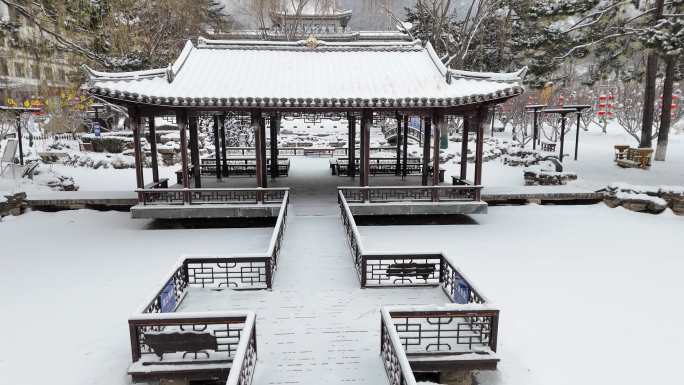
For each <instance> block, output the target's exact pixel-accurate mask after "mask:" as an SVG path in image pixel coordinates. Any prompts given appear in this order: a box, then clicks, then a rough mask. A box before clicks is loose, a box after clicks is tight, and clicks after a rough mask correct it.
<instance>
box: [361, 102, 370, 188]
mask: <svg viewBox="0 0 684 385" xmlns="http://www.w3.org/2000/svg"><path fill="white" fill-rule="evenodd" d="M372 124H373V111H372V110H364V111H363V115H362V116H361V145H362V146H363V147H362V148H361V163H363V173H362V174H361V186H368V185H369V182H368V181H369V176H370V128H371V125H372Z"/></svg>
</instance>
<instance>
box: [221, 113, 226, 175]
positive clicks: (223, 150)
mask: <svg viewBox="0 0 684 385" xmlns="http://www.w3.org/2000/svg"><path fill="white" fill-rule="evenodd" d="M219 119H220V121H221V157H222V158H223V176H228V158H227V157H226V116H225V115H221V116H220V117H219Z"/></svg>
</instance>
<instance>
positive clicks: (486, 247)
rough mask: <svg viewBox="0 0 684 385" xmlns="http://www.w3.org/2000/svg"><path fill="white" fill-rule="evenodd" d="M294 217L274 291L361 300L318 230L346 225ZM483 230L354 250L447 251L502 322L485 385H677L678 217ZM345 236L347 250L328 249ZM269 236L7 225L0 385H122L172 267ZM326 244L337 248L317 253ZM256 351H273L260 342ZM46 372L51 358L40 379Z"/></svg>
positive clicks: (421, 233)
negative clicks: (135, 327) (131, 321)
mask: <svg viewBox="0 0 684 385" xmlns="http://www.w3.org/2000/svg"><path fill="white" fill-rule="evenodd" d="M330 204H333V205H334V201H332V200H331V202H330ZM298 214H300V215H301V214H305V215H304V216H301V217H300V216H298ZM290 215H291V216H293V219H295V220H296V221H297V222H295V223H291V225H293V224H295V225H293V226H290V227H288V229H287V230H286V234H285V245H286V247H288V244H290V245H291V246H292V247H294V248H293V249H292V250H291V251H290V252H288V253H287V254H283V257H282V261H281V269H280V270H279V271H278V275H277V277H276V280H275V287H274V290H300V291H302V293H304V294H306V293H312V294H313V293H315V292H316V287H318V286H320V285H323V286H325V287H331V288H334V290H331V291H326V293H327V294H328V295H329V296H335V295H336V294H335V293H336V292H343V293H352V292H357V293H359V292H360V291H359V290H358V282H357V281H356V279H355V277H354V273H353V271H352V267H351V261H346V260H347V259H348V258H349V257H348V255H347V254H346V253H347V251H346V250H344V249H340V247H342V246H341V245H343V244H344V241H343V239H344V233H343V232H342V228H341V226H328V227H326V226H320V225H319V222H317V221H324V222H326V223H327V222H328V221H329V220H330V219H332V220H339V219H337V218H335V215H334V214H332V210H331V211H330V212H329V213H328V212H326V213H325V214H324V215H325V216H327V217H329V218H330V219H326V217H325V216H324V217H319V216H317V215H315V214H314V213H312V212H308V210H307V211H302V212H301V213H300V212H299V211H298V207H297V206H295V208H294V210H293V211H292V213H291V214H290ZM309 215H314V216H309ZM317 218H318V219H317ZM475 219H476V221H477V222H478V224H474V225H458V226H456V225H454V226H387V227H362V228H361V234H362V236H363V237H364V243H365V245H366V247H367V248H368V249H370V250H377V249H382V248H391V249H401V248H405V249H406V250H421V249H424V248H427V249H430V250H434V249H444V250H445V251H446V252H447V254H448V255H449V256H450V257H451V258H453V260H454V261H455V262H456V264H457V265H458V266H460V267H461V268H462V269H463V270H464V271H465V272H466V273H467V274H468V275H469V276H470V277H471V278H472V279H473V280H474V281H475V282H476V284H477V285H478V286H479V287H480V288H481V290H483V292H484V293H485V295H487V296H488V297H489V298H490V299H491V300H492V301H493V302H494V303H495V304H496V305H497V306H499V307H500V308H501V311H502V313H501V324H500V329H499V331H500V333H499V335H500V339H499V348H500V353H501V357H502V361H501V364H500V370H499V371H497V372H494V373H483V374H481V375H480V380H481V381H482V383H483V384H549V383H553V384H576V383H580V382H581V383H587V384H608V383H620V384H625V385H630V384H643V383H676V380H675V379H676V378H678V375H679V370H678V365H677V364H678V360H679V350H680V348H681V346H684V345H683V344H684V328H681V327H680V325H679V323H678V319H679V318H681V317H682V316H683V315H684V314H682V310H681V309H679V307H678V305H677V304H678V303H679V302H681V297H682V295H684V281H682V280H681V279H680V275H681V274H680V272H681V271H683V269H684V260H682V259H681V258H680V257H681V252H679V248H678V247H677V242H678V241H679V240H680V239H681V229H682V224H683V223H684V222H682V220H683V219H682V218H681V217H676V216H674V215H672V214H671V213H669V212H666V213H664V214H662V215H659V216H651V215H645V214H637V213H633V212H629V211H626V210H623V209H621V208H617V209H609V208H607V207H605V206H604V205H595V206H534V205H531V206H520V207H493V208H491V209H490V213H489V214H488V215H484V216H477V217H475ZM296 223H299V225H296ZM320 224H323V222H320ZM302 226H303V227H302ZM336 228H337V229H338V230H339V234H337V237H339V242H336V243H333V244H330V243H329V242H323V241H325V240H326V239H328V236H330V235H331V234H328V232H330V231H335V229H336ZM270 231H271V230H270V229H230V230H226V229H180V228H174V229H157V228H150V225H149V222H147V221H139V220H132V219H129V216H128V214H127V213H115V212H106V213H101V212H93V211H86V210H81V211H68V212H60V213H29V214H26V215H23V216H20V217H14V218H7V219H6V220H5V221H4V222H2V223H0V243H2V245H3V252H2V259H1V260H0V261H1V263H2V271H3V273H4V274H3V279H2V280H1V281H0V291H1V292H2V293H3V295H2V296H0V308H2V309H3V312H4V313H5V314H8V315H10V316H9V317H5V320H4V321H3V327H2V328H0V341H2V345H3V346H5V347H11V348H4V349H2V350H0V372H1V373H3V379H4V380H5V381H3V383H8V384H19V383H25V382H26V377H25V376H26V372H27V371H31V373H32V377H31V383H51V384H70V385H71V384H105V383H106V384H127V383H128V382H129V379H128V377H127V376H126V375H125V372H126V369H127V367H128V364H129V363H130V352H129V342H128V334H127V327H126V318H127V316H128V315H129V314H130V313H131V312H132V311H134V309H135V308H137V306H138V305H140V304H141V303H142V302H143V301H145V300H146V299H148V298H149V297H150V293H151V292H152V291H153V290H154V289H155V287H154V285H155V284H156V283H157V282H158V281H159V279H160V277H162V276H163V274H164V273H166V271H167V270H168V268H169V266H170V265H171V264H172V263H173V262H174V261H175V260H176V259H177V258H178V256H179V254H181V253H184V252H192V253H193V254H212V253H213V254H216V253H218V254H220V253H235V252H258V251H261V250H263V249H264V248H265V247H266V245H267V243H268V238H269V236H270ZM317 231H318V232H323V233H325V234H328V235H327V236H323V235H319V236H317V237H312V234H313V232H317ZM323 233H321V234H323ZM332 236H335V234H332ZM317 248H322V250H323V252H322V254H321V255H323V256H327V257H323V258H320V259H317V260H316V261H318V263H317V262H316V261H314V260H312V259H311V258H303V256H305V255H309V254H311V255H318V252H316V251H315V250H317ZM300 258H302V259H300ZM341 258H342V259H341ZM344 261H346V262H344ZM340 263H342V264H344V266H346V267H348V270H349V271H348V272H343V271H340V268H341V266H342V265H339V264H340ZM331 264H333V265H331ZM318 272H324V273H325V274H319V273H318ZM314 273H315V274H314ZM329 274H330V275H329ZM328 275H329V276H330V277H331V278H330V279H331V280H332V281H330V283H327V281H326V278H324V277H326V276H328ZM314 277H318V279H312V278H314ZM307 278H308V279H307ZM321 280H322V281H321ZM293 282H299V283H298V284H297V285H301V287H297V285H293V284H292V283H293ZM318 282H320V284H319V283H318ZM282 285H286V286H282ZM374 290H392V289H374ZM283 294H287V293H280V294H278V295H281V296H282V295H283ZM294 294H296V293H292V295H289V294H288V295H286V296H285V297H287V298H290V299H292V298H296V297H297V295H294ZM273 295H276V293H274V294H273ZM345 295H346V294H345ZM285 297H283V298H285ZM314 297H315V296H314ZM319 297H320V298H322V297H325V296H322V297H321V296H318V297H317V298H319ZM255 298H256V297H255ZM302 298H308V297H306V296H304V297H302ZM312 298H313V297H312ZM320 298H319V300H320ZM330 298H331V299H332V298H333V297H330ZM312 300H313V299H312ZM307 301H309V300H307ZM395 301H396V299H395ZM307 306H308V305H307ZM226 307H227V308H230V305H228V304H226ZM255 307H258V306H256V305H255ZM337 317H345V314H344V312H343V313H342V314H337ZM257 330H262V333H265V332H267V330H269V329H268V328H265V329H264V328H258V329H257ZM369 338H373V337H369ZM260 341H261V342H260V343H266V342H267V341H265V340H264V338H263V335H262V337H261V339H260ZM373 341H376V339H373ZM376 345H377V344H375V343H374V344H373V345H372V346H373V347H374V348H377V347H376ZM369 346H370V345H369ZM265 351H269V350H268V349H267V350H265ZM37 357H38V358H40V357H49V359H47V358H46V359H45V360H42V361H41V364H40V365H41V370H39V371H35V370H33V368H34V366H35V362H36V359H37ZM277 357H278V355H277V354H268V355H264V356H262V361H260V363H259V365H262V369H263V368H265V367H266V366H265V365H277V362H276V361H277V359H278V358H277ZM363 357H371V358H372V359H377V360H378V361H377V362H376V363H364V365H365V364H369V365H371V366H373V365H375V366H377V365H381V364H380V358H379V357H377V355H375V354H366V353H364V354H363ZM369 359H370V358H369ZM376 364H377V365H376ZM283 373H284V372H283ZM374 373H375V372H374ZM264 375H265V373H261V374H259V372H258V373H257V378H265V377H261V376H264Z"/></svg>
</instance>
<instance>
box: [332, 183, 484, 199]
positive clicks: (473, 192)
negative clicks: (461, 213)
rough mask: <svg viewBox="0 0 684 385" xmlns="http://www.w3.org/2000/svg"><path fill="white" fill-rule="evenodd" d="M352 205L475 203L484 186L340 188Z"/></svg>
mask: <svg viewBox="0 0 684 385" xmlns="http://www.w3.org/2000/svg"><path fill="white" fill-rule="evenodd" d="M338 190H339V191H341V192H342V194H343V195H344V197H345V199H346V200H347V201H348V202H351V203H391V202H407V203H410V202H473V201H479V200H480V191H481V190H482V186H470V185H463V186H365V187H338Z"/></svg>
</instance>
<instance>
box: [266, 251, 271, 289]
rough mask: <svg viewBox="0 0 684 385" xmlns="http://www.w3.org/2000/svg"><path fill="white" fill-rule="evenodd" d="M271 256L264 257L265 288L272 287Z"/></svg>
mask: <svg viewBox="0 0 684 385" xmlns="http://www.w3.org/2000/svg"><path fill="white" fill-rule="evenodd" d="M271 266H272V265H271V258H268V259H266V271H265V274H266V288H267V289H271V288H272V287H273V274H272V270H271V268H272V267H271Z"/></svg>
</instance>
